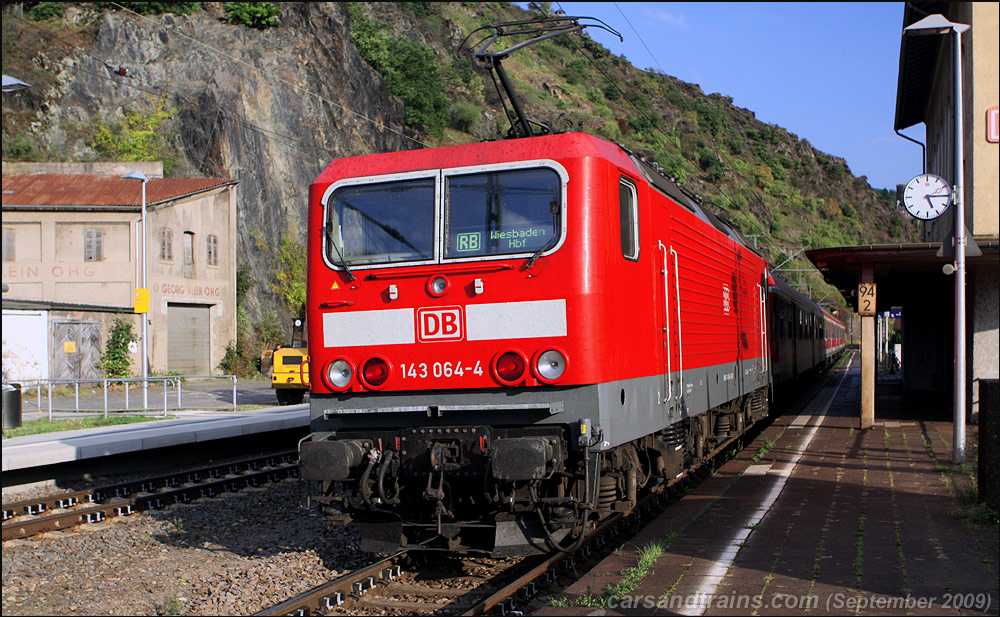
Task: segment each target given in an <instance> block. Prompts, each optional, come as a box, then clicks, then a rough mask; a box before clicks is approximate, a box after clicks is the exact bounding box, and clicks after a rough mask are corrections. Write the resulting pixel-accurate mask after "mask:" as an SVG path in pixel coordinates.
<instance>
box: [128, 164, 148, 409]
mask: <svg viewBox="0 0 1000 617" xmlns="http://www.w3.org/2000/svg"><path fill="white" fill-rule="evenodd" d="M122 178H125V179H128V180H140V181H142V215H141V217H140V219H139V220H140V224H139V227H140V231H139V233H140V234H142V287H141V288H139V289H136V290H135V304H134V306H135V312H136V313H139V314H140V315H142V408H143V409H144V410H145V409H149V355H148V351H149V331H148V323H149V319H148V315H149V287H147V285H146V270H147V269H146V182H148V181H149V180H148V179H147V178H146V175H145V174H143V173H142V172H141V171H130V172H128V173H127V174H125V175H124V176H122Z"/></svg>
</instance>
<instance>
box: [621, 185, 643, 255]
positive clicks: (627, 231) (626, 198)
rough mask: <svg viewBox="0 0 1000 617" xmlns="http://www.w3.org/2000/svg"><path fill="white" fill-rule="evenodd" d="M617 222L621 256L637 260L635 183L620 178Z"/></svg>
mask: <svg viewBox="0 0 1000 617" xmlns="http://www.w3.org/2000/svg"><path fill="white" fill-rule="evenodd" d="M618 220H619V223H620V225H621V244H622V256H623V257H624V258H625V259H628V260H631V261H637V260H638V259H639V199H638V193H637V192H636V188H635V183H634V182H632V181H631V180H629V179H628V178H626V177H625V176H622V177H621V178H620V179H619V181H618Z"/></svg>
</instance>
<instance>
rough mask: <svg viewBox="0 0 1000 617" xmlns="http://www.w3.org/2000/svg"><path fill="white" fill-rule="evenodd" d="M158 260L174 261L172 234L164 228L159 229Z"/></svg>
mask: <svg viewBox="0 0 1000 617" xmlns="http://www.w3.org/2000/svg"><path fill="white" fill-rule="evenodd" d="M160 259H161V260H163V261H173V260H174V232H172V231H171V230H169V229H167V228H166V227H161V228H160Z"/></svg>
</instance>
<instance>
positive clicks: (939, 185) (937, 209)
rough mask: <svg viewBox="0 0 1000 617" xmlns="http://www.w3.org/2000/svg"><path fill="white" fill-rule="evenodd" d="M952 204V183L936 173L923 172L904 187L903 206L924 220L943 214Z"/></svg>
mask: <svg viewBox="0 0 1000 617" xmlns="http://www.w3.org/2000/svg"><path fill="white" fill-rule="evenodd" d="M950 204H951V185H950V184H948V182H947V181H945V179H944V178H942V177H941V176H938V175H935V174H921V175H919V176H917V177H916V178H914V179H912V180H910V181H909V182H908V183H907V184H906V188H905V189H903V207H905V208H906V211H907V212H909V213H910V214H911V215H913V216H914V217H916V218H918V219H920V220H923V221H929V220H931V219H936V218H937V217H939V216H941V215H942V214H944V211H945V210H947V209H948V206H949V205H950Z"/></svg>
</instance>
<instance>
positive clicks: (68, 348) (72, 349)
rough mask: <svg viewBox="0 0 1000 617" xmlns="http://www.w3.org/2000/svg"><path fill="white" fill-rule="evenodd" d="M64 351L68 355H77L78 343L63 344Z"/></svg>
mask: <svg viewBox="0 0 1000 617" xmlns="http://www.w3.org/2000/svg"><path fill="white" fill-rule="evenodd" d="M63 351H64V352H66V353H76V341H66V342H65V343H63Z"/></svg>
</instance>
